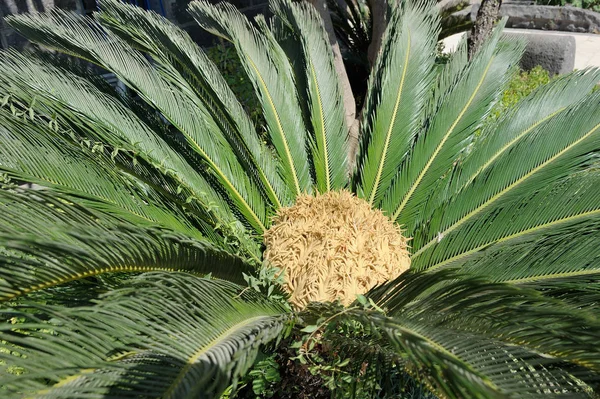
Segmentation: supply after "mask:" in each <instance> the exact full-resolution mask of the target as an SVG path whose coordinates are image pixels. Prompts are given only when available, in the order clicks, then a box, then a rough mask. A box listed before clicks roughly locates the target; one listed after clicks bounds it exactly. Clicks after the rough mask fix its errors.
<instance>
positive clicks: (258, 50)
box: [189, 1, 312, 198]
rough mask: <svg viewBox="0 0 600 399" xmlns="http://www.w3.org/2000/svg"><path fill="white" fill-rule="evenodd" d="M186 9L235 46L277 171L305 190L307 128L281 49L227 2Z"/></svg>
mask: <svg viewBox="0 0 600 399" xmlns="http://www.w3.org/2000/svg"><path fill="white" fill-rule="evenodd" d="M189 11H190V13H191V14H192V16H193V17H194V18H195V19H196V21H197V22H198V24H200V26H201V27H202V28H204V29H205V30H207V31H208V32H211V33H213V34H215V35H217V36H220V37H222V38H224V39H225V40H228V41H230V42H231V43H233V45H234V46H235V48H236V50H237V52H238V54H239V56H240V61H241V63H242V65H243V66H244V69H245V70H246V73H247V74H248V76H249V77H250V79H251V80H252V84H253V85H254V88H255V90H256V92H257V95H258V98H259V100H260V102H261V104H262V108H263V114H264V117H265V120H266V123H267V130H268V133H269V137H270V139H271V142H272V143H273V145H274V147H275V149H276V151H277V154H278V155H279V158H280V160H281V163H282V166H283V167H282V169H281V170H280V173H281V175H282V176H283V178H284V180H285V181H286V183H287V185H288V186H289V187H290V189H291V190H292V192H293V193H294V194H295V195H298V194H300V193H304V192H308V193H310V192H311V191H312V181H311V176H310V162H309V158H308V153H307V145H308V141H307V132H306V127H305V125H304V121H303V119H302V111H301V108H300V105H299V103H298V95H297V93H296V89H295V84H294V78H293V74H292V68H291V66H290V63H289V61H288V59H287V58H286V56H285V53H284V52H283V50H282V49H281V47H280V46H279V45H278V43H277V42H276V41H275V39H274V38H273V37H272V36H270V35H268V34H267V32H261V31H259V30H258V29H257V28H255V27H254V26H253V25H252V24H250V22H249V21H248V20H247V19H246V17H245V16H244V15H242V14H241V13H240V12H239V11H238V10H237V9H236V8H235V7H233V6H232V5H231V4H227V3H220V4H218V5H216V6H215V5H211V4H210V3H208V2H205V1H194V2H192V3H190V8H189ZM267 49H268V52H267V51H266V50H267ZM293 198H295V196H294V197H293Z"/></svg>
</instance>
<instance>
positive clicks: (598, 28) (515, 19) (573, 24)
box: [500, 3, 600, 33]
mask: <svg viewBox="0 0 600 399" xmlns="http://www.w3.org/2000/svg"><path fill="white" fill-rule="evenodd" d="M500 13H501V15H502V16H507V17H508V22H507V24H506V27H507V28H517V29H544V30H558V31H566V32H581V33H600V13H597V12H594V11H591V10H584V9H582V8H576V7H570V6H565V7H559V6H539V5H520V4H510V3H508V4H503V5H502V8H501V9H500Z"/></svg>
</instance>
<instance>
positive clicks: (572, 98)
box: [412, 70, 600, 250]
mask: <svg viewBox="0 0 600 399" xmlns="http://www.w3.org/2000/svg"><path fill="white" fill-rule="evenodd" d="M599 80H600V72H599V71H598V70H584V71H576V72H573V73H572V74H569V75H566V76H562V77H559V78H556V79H554V80H553V81H551V82H550V83H549V84H547V85H544V86H542V87H540V88H539V89H537V90H535V91H534V92H533V93H531V94H530V95H529V96H528V97H526V98H525V99H524V100H523V101H521V102H520V103H519V105H518V107H515V108H513V109H512V110H509V111H508V112H507V113H506V114H505V115H503V116H502V117H501V118H500V120H499V121H498V122H496V123H493V124H488V125H486V126H485V128H484V129H483V130H482V132H481V136H480V137H479V138H478V139H477V142H476V144H475V149H474V150H472V151H471V152H470V153H469V154H468V155H467V156H466V157H465V159H464V160H461V161H460V162H458V163H457V165H456V166H455V168H454V169H455V170H454V171H453V172H452V174H451V175H449V176H448V177H447V178H446V180H447V181H448V185H449V186H448V187H447V188H441V187H440V189H439V190H437V191H436V192H435V194H434V198H432V199H431V200H430V201H429V203H428V204H427V205H428V209H422V210H421V215H419V222H420V223H423V224H424V225H426V224H427V223H435V222H436V221H439V219H434V220H433V221H431V222H430V218H431V216H432V214H433V213H434V212H435V211H436V210H438V212H439V209H440V208H445V207H446V204H445V203H446V202H447V201H448V200H449V199H450V197H452V195H455V194H456V193H457V192H459V191H460V190H461V189H462V188H463V187H465V186H466V185H467V184H470V183H471V182H472V181H473V180H475V178H477V177H478V176H479V175H480V174H481V173H482V172H485V170H487V169H488V168H489V166H490V165H491V164H492V162H493V161H494V160H496V159H497V158H498V157H499V156H501V155H502V154H503V153H505V152H507V151H511V149H512V148H513V146H514V145H515V144H516V143H517V142H518V141H519V140H520V139H521V138H523V137H524V136H526V135H527V134H529V133H530V132H531V131H532V130H534V129H535V128H537V127H538V126H539V125H540V124H542V123H544V122H546V121H548V120H550V119H552V118H554V117H555V116H556V115H558V114H559V113H561V112H564V111H565V110H566V109H567V107H568V106H570V105H572V104H575V103H577V102H578V101H580V100H582V99H583V98H584V97H585V96H587V95H588V94H589V93H591V91H592V88H593V87H594V86H595V85H596V83H597V82H598V81H599ZM463 200H466V198H464V199H463ZM415 224H416V225H418V224H419V223H415ZM431 228H433V229H436V230H437V231H439V226H434V225H432V226H431ZM437 231H436V233H437ZM421 233H422V231H419V230H417V231H415V235H414V237H413V242H412V245H413V248H415V249H416V250H418V249H420V247H421V246H422V245H424V244H426V243H427V242H429V241H430V240H431V239H432V237H431V236H425V237H424V236H422V235H420V234H421Z"/></svg>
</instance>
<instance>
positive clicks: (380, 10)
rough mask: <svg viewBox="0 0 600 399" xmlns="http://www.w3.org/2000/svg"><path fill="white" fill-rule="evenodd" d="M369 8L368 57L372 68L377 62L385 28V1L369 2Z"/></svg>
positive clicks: (371, 0) (372, 0)
mask: <svg viewBox="0 0 600 399" xmlns="http://www.w3.org/2000/svg"><path fill="white" fill-rule="evenodd" d="M369 8H370V10H371V44H370V45H369V50H368V57H369V64H370V65H371V68H372V67H373V65H375V61H376V60H377V55H378V54H379V50H380V49H381V40H382V39H383V33H384V32H385V28H386V27H387V1H386V0H369Z"/></svg>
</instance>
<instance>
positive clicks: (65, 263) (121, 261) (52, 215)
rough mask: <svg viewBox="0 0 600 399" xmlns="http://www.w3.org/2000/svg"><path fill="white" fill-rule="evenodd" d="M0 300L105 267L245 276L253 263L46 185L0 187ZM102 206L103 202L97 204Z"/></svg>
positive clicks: (239, 279)
mask: <svg viewBox="0 0 600 399" xmlns="http://www.w3.org/2000/svg"><path fill="white" fill-rule="evenodd" d="M0 207H1V208H2V213H0V242H1V243H2V248H3V249H4V251H7V252H6V253H5V252H0V265H1V268H0V281H2V284H0V300H2V301H6V300H10V299H12V298H14V297H17V296H21V295H24V294H27V293H29V292H32V291H38V290H42V289H46V288H49V287H55V286H59V285H62V284H65V283H69V282H71V281H77V280H82V279H85V278H88V277H90V276H96V275H101V274H108V273H122V272H132V273H139V272H142V271H152V270H164V271H188V272H191V273H195V274H200V275H203V274H208V273H212V274H213V275H214V276H215V277H218V278H225V279H228V280H231V281H235V282H238V283H243V281H244V279H243V273H250V272H251V271H252V270H253V269H252V267H251V266H250V265H248V264H247V263H245V262H243V261H242V259H240V258H238V257H236V256H234V255H231V254H229V253H227V252H226V251H223V250H222V249H217V248H215V247H213V246H212V245H211V244H210V243H208V242H206V240H201V239H193V238H191V237H189V236H186V235H183V234H180V233H176V232H174V231H170V230H168V229H165V228H158V227H156V226H149V225H146V226H144V225H141V224H139V223H132V222H130V221H127V219H122V218H120V217H119V214H118V213H117V212H115V211H114V210H113V209H110V208H108V209H105V210H104V211H101V210H96V211H94V210H93V207H91V206H85V207H82V206H80V205H76V204H74V203H72V202H70V201H68V199H66V198H65V197H64V196H62V195H59V194H55V193H52V192H46V191H43V190H41V191H33V190H26V191H16V192H11V191H7V190H0ZM98 208H100V207H98Z"/></svg>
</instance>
